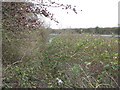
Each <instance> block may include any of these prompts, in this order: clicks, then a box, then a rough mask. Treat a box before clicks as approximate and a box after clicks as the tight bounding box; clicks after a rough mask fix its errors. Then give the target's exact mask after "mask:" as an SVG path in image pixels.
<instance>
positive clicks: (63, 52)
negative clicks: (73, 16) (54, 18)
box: [4, 33, 118, 88]
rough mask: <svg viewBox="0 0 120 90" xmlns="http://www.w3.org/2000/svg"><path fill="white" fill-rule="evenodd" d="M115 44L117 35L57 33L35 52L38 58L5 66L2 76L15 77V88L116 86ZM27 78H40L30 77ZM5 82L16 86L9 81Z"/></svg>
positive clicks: (116, 58) (116, 49)
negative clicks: (7, 67)
mask: <svg viewBox="0 0 120 90" xmlns="http://www.w3.org/2000/svg"><path fill="white" fill-rule="evenodd" d="M117 43H118V40H117V38H109V37H108V38H107V37H105V38H104V37H95V36H92V35H91V34H81V35H80V34H70V33H69V34H68V33H64V34H60V35H58V36H55V38H54V39H53V41H52V42H51V43H46V47H45V48H44V50H42V51H41V52H40V51H37V56H38V58H36V59H34V60H33V59H30V60H28V59H26V61H28V62H26V63H25V62H23V63H22V64H18V65H16V66H11V68H9V69H7V71H6V72H4V75H5V76H4V79H5V80H8V81H9V82H10V80H13V77H14V80H13V81H15V80H17V82H16V86H17V87H33V88H36V87H42V88H44V87H47V88H61V87H65V88H98V87H104V88H110V87H117V86H118V85H117V79H118V73H117V70H118V46H117V45H118V44H117ZM10 72H12V73H10ZM9 76H10V77H9ZM30 77H32V78H36V77H40V78H39V79H35V80H31V79H29V78H30ZM58 79H59V80H60V81H61V82H60V81H59V80H58ZM4 83H5V84H6V85H9V87H15V86H14V85H12V83H8V82H6V81H5V82H4ZM6 87H7V86H6Z"/></svg>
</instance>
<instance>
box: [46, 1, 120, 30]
mask: <svg viewBox="0 0 120 90" xmlns="http://www.w3.org/2000/svg"><path fill="white" fill-rule="evenodd" d="M51 1H57V2H60V3H63V4H71V5H73V6H74V5H75V6H76V9H77V12H78V14H75V13H74V12H73V11H71V10H68V12H69V14H67V13H66V10H62V9H60V8H52V9H51V12H53V13H54V14H55V16H54V17H55V18H56V19H57V20H58V21H59V24H58V25H56V23H55V22H54V21H50V20H49V19H45V21H46V23H48V24H49V25H50V27H51V28H54V29H59V28H89V27H96V26H99V27H117V26H118V2H119V1H120V0H51ZM81 10H82V11H81Z"/></svg>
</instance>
